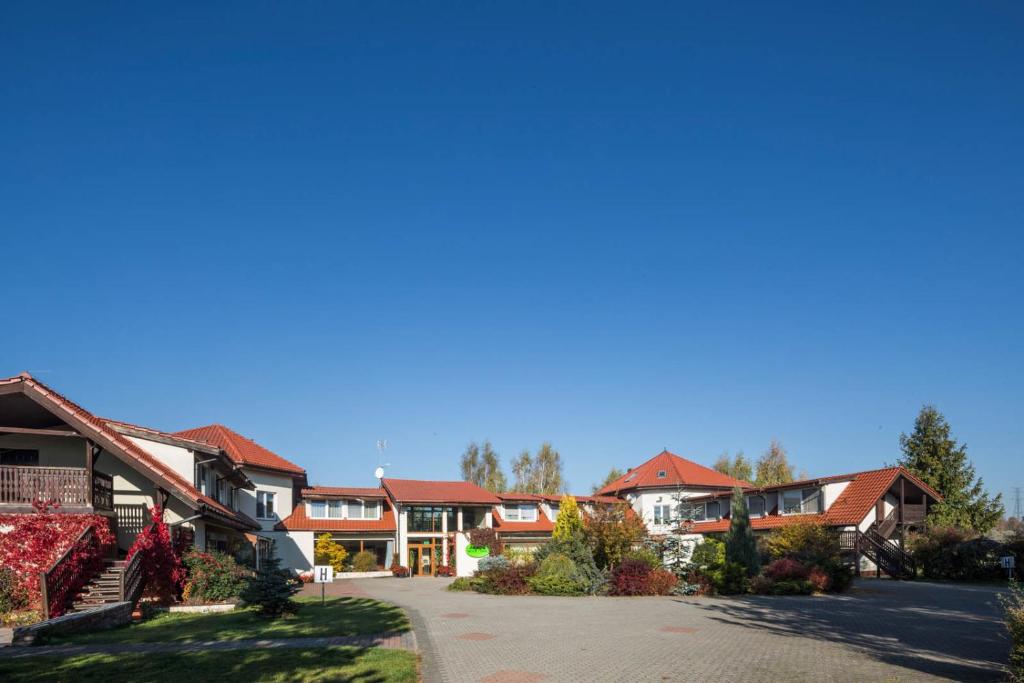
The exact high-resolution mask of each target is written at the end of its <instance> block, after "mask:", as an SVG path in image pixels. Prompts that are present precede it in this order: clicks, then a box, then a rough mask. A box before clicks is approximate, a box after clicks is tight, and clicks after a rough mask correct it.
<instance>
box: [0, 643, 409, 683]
mask: <svg viewBox="0 0 1024 683" xmlns="http://www.w3.org/2000/svg"><path fill="white" fill-rule="evenodd" d="M416 675H417V673H416V656H415V655H413V654H412V653H409V652H403V651H399V650H381V649H378V648H369V649H367V648H355V647H327V648H315V649H309V650H296V649H281V650H243V651H237V650H234V651H228V652H177V653H162V654H145V655H142V654H127V655H125V654H119V655H104V654H94V655H78V656H74V657H56V656H46V657H31V658H24V659H6V660H0V680H5V681H7V680H10V681H68V682H69V683H70V682H73V683H82V682H86V683H92V682H94V681H95V682H97V683H98V682H100V681H125V682H127V681H132V682H133V683H146V682H148V681H153V682H154V683H156V682H158V681H160V682H165V681H167V680H174V679H175V678H179V677H180V678H181V679H182V680H190V681H213V680H217V681H352V682H358V683H410V682H411V681H415V680H416Z"/></svg>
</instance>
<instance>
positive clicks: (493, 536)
mask: <svg viewBox="0 0 1024 683" xmlns="http://www.w3.org/2000/svg"><path fill="white" fill-rule="evenodd" d="M466 534H467V535H468V536H469V543H470V545H485V546H487V547H488V549H490V551H491V554H490V557H498V556H499V555H501V550H502V545H501V539H500V538H498V532H497V531H495V530H494V529H470V530H469V531H467V532H466Z"/></svg>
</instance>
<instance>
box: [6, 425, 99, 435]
mask: <svg viewBox="0 0 1024 683" xmlns="http://www.w3.org/2000/svg"><path fill="white" fill-rule="evenodd" d="M0 432H6V433H8V434H36V435H38V436H81V434H79V433H78V432H74V431H69V430H66V429H31V428H29V427H0Z"/></svg>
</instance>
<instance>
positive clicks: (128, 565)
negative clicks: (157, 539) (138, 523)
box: [118, 530, 148, 607]
mask: <svg viewBox="0 0 1024 683" xmlns="http://www.w3.org/2000/svg"><path fill="white" fill-rule="evenodd" d="M147 531H148V530H147ZM143 533H146V531H143ZM147 552H148V551H147V550H146V549H145V548H139V549H138V550H136V551H135V553H134V554H133V555H132V556H131V557H130V558H128V561H127V562H125V564H124V569H123V570H122V571H121V580H120V582H119V586H118V588H119V590H118V594H119V597H120V599H121V602H130V603H132V606H133V607H134V606H135V603H137V602H138V601H139V598H141V597H142V591H143V590H145V588H146V571H145V564H144V562H145V559H146V553H147Z"/></svg>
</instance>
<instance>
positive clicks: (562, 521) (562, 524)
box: [551, 494, 583, 541]
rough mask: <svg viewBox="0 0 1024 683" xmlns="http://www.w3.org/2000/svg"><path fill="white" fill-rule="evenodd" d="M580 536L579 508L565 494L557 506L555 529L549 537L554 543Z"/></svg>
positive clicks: (581, 533)
mask: <svg viewBox="0 0 1024 683" xmlns="http://www.w3.org/2000/svg"><path fill="white" fill-rule="evenodd" d="M582 535H583V519H582V518H581V517H580V508H579V506H578V505H577V504H576V499H575V498H573V497H572V496H570V495H568V494H566V495H564V496H562V501H561V502H560V503H559V504H558V517H556V518H555V529H554V531H552V532H551V537H552V538H553V539H554V540H556V541H568V540H570V539H572V538H576V537H582Z"/></svg>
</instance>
